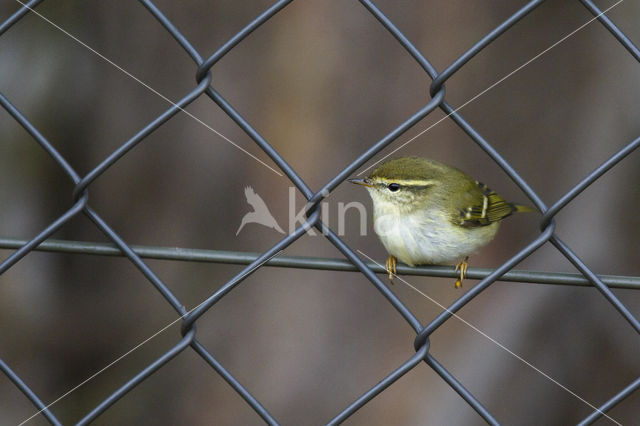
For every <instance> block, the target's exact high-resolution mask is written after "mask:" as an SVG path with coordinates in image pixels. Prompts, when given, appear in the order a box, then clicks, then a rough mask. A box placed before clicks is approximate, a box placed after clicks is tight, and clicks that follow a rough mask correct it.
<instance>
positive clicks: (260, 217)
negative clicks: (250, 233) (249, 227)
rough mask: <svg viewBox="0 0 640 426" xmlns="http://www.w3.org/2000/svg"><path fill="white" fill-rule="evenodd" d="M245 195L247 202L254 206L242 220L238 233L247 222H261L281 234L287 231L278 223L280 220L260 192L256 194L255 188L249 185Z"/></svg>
mask: <svg viewBox="0 0 640 426" xmlns="http://www.w3.org/2000/svg"><path fill="white" fill-rule="evenodd" d="M244 196H245V197H246V199H247V203H249V205H250V206H251V207H253V211H252V212H249V213H247V214H245V215H244V217H243V218H242V221H241V222H240V227H239V228H238V230H237V231H236V235H238V234H239V233H240V231H241V230H242V228H244V225H246V224H247V223H259V224H260V225H264V226H266V227H267V228H273V229H275V230H276V231H278V232H279V233H281V234H284V233H285V232H284V231H283V230H282V228H280V225H278V222H276V219H275V218H274V217H273V215H272V214H271V212H270V211H269V208H268V207H267V205H266V203H265V202H264V200H263V199H262V198H261V197H260V196H259V195H258V194H256V192H255V191H254V190H253V188H251V187H250V186H247V187H246V188H245V189H244Z"/></svg>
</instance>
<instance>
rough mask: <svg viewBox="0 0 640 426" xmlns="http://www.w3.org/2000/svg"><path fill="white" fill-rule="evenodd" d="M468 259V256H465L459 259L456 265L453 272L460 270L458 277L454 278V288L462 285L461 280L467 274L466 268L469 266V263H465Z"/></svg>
mask: <svg viewBox="0 0 640 426" xmlns="http://www.w3.org/2000/svg"><path fill="white" fill-rule="evenodd" d="M468 260H469V256H467V257H465V258H464V260H463V261H461V262H460V263H458V264H457V265H456V270H455V272H458V271H460V278H458V279H457V280H456V284H455V287H456V288H460V287H462V281H463V280H464V277H466V276H467V268H468V267H469V264H468V263H467V261H468Z"/></svg>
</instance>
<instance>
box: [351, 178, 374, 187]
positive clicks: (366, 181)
mask: <svg viewBox="0 0 640 426" xmlns="http://www.w3.org/2000/svg"><path fill="white" fill-rule="evenodd" d="M349 182H351V183H357V184H358V185H362V186H366V187H369V188H373V185H372V184H371V181H369V179H367V178H365V179H349Z"/></svg>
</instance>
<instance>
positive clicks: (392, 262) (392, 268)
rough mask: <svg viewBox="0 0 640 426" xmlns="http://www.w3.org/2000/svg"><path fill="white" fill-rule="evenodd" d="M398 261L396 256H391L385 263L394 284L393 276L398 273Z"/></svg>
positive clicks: (390, 279)
mask: <svg viewBox="0 0 640 426" xmlns="http://www.w3.org/2000/svg"><path fill="white" fill-rule="evenodd" d="M397 263H398V260H397V259H396V257H395V256H389V258H388V259H387V261H386V263H385V268H386V270H387V273H388V274H389V281H390V282H391V284H393V276H394V275H395V274H396V265H397Z"/></svg>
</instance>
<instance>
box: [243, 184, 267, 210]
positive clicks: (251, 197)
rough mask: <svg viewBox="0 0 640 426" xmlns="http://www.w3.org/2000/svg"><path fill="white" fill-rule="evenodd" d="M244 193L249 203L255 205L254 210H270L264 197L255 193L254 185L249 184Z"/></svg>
mask: <svg viewBox="0 0 640 426" xmlns="http://www.w3.org/2000/svg"><path fill="white" fill-rule="evenodd" d="M244 195H245V197H247V203H249V205H250V206H251V207H253V210H254V211H256V212H264V211H265V210H266V211H269V209H268V207H267V205H266V204H265V203H264V201H263V200H262V198H261V197H260V196H259V195H258V194H256V193H255V191H254V190H253V188H252V187H250V186H247V187H246V188H245V189H244Z"/></svg>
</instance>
